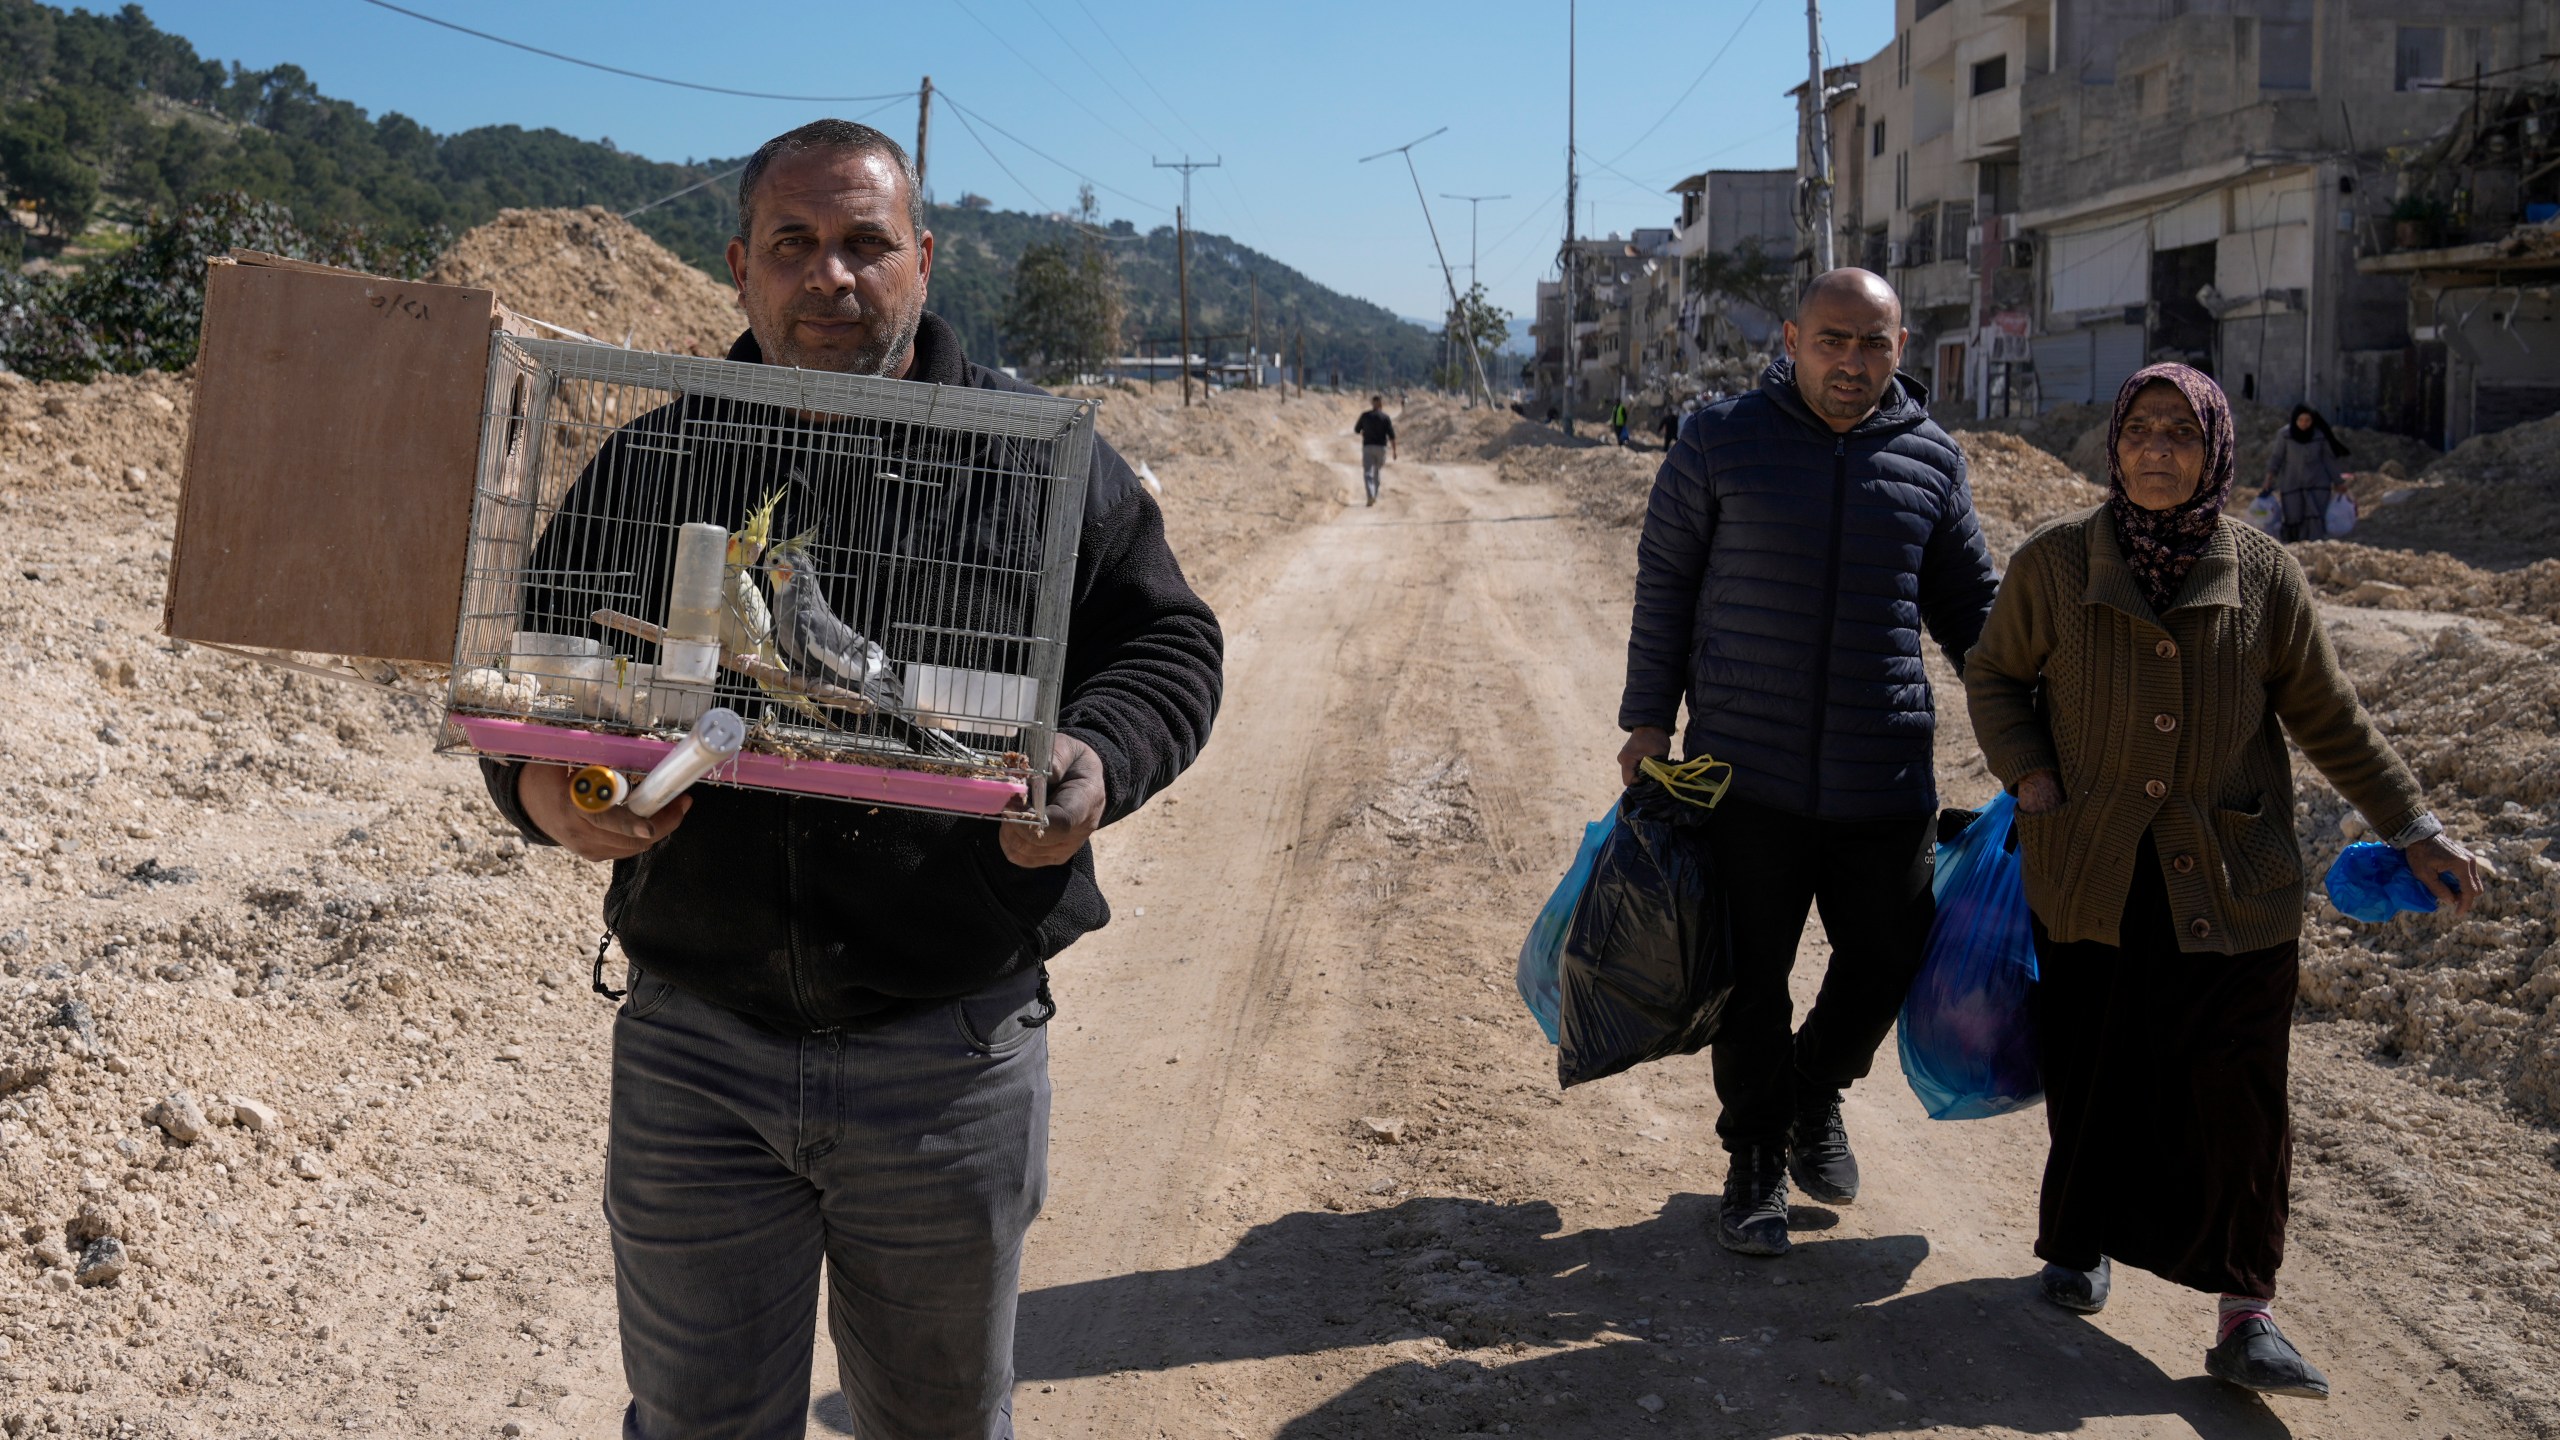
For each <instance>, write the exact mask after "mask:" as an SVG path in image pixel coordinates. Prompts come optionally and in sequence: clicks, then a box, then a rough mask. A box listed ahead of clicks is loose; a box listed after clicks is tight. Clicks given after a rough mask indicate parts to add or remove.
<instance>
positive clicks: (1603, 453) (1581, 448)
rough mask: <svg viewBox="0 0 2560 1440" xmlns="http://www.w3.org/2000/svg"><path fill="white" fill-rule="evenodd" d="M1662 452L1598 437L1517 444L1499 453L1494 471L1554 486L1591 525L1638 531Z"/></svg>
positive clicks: (1518, 480) (1521, 481) (1519, 481)
mask: <svg viewBox="0 0 2560 1440" xmlns="http://www.w3.org/2000/svg"><path fill="white" fill-rule="evenodd" d="M1661 469H1662V452H1661V451H1658V450H1627V449H1622V448H1620V447H1618V446H1616V445H1603V444H1600V443H1599V442H1597V441H1588V442H1583V443H1579V444H1570V443H1569V444H1564V445H1529V446H1520V447H1515V448H1513V449H1509V450H1505V451H1503V452H1502V455H1501V458H1500V459H1498V460H1496V461H1495V462H1494V473H1495V474H1497V475H1499V476H1501V477H1502V478H1503V479H1504V480H1505V481H1507V482H1509V483H1511V484H1514V485H1552V486H1554V487H1556V489H1557V490H1558V491H1559V492H1561V493H1562V494H1563V495H1564V496H1565V497H1566V498H1567V499H1569V500H1570V501H1572V502H1573V507H1574V509H1575V511H1576V512H1578V513H1579V514H1580V515H1581V516H1582V518H1583V519H1584V520H1586V521H1589V522H1590V523H1592V524H1595V525H1601V526H1608V527H1614V528H1621V529H1636V528H1638V527H1641V526H1642V525H1643V524H1644V508H1645V502H1646V501H1647V500H1648V499H1649V498H1651V496H1652V494H1653V477H1654V476H1655V475H1656V474H1658V473H1660V471H1661Z"/></svg>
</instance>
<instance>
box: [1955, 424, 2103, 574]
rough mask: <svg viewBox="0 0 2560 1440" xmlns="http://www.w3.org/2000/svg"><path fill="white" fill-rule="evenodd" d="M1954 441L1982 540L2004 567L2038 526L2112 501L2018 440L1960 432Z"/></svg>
mask: <svg viewBox="0 0 2560 1440" xmlns="http://www.w3.org/2000/svg"><path fill="white" fill-rule="evenodd" d="M1955 442H1956V445H1957V447H1958V448H1959V449H1961V450H1963V451H1964V458H1965V471H1966V475H1967V478H1968V482H1969V483H1970V484H1971V486H1972V488H1973V512H1974V516H1975V518H1977V519H1978V520H1980V521H1981V523H1982V538H1983V540H1984V542H1985V543H1986V544H1988V545H1989V546H1990V547H1991V554H1992V557H1993V558H1994V559H1996V560H1999V561H2001V562H2003V563H2004V564H2005V563H2006V562H2007V561H2008V558H2009V556H2010V555H2011V554H2013V553H2015V552H2016V550H2017V548H2018V547H2019V546H2020V545H2022V544H2024V543H2025V542H2026V538H2027V537H2028V536H2029V535H2031V534H2033V533H2035V529H2036V527H2037V526H2039V525H2042V524H2044V523H2045V522H2046V521H2048V520H2051V519H2054V518H2056V517H2058V516H2063V515H2070V514H2074V513H2076V512H2078V511H2082V510H2086V509H2088V508H2089V507H2090V506H2092V505H2095V504H2097V503H2098V502H2099V501H2101V500H2104V499H2105V498H2107V495H2106V491H2104V490H2102V489H2100V488H2099V487H2098V486H2095V485H2092V484H2090V483H2089V482H2088V481H2086V480H2083V479H2081V478H2080V476H2079V475H2078V474H2076V473H2074V472H2073V470H2072V469H2071V467H2070V466H2068V465H2065V464H2063V463H2062V462H2061V461H2060V460H2057V459H2055V458H2054V457H2053V456H2052V455H2051V454H2050V453H2048V452H2046V451H2044V450H2042V449H2039V448H2037V446H2036V445H2035V444H2034V443H2033V442H2031V441H2029V440H2026V439H2023V438H2021V437H2019V436H2016V435H2009V434H2003V433H2001V432H1999V431H1996V430H1959V431H1957V432H1955Z"/></svg>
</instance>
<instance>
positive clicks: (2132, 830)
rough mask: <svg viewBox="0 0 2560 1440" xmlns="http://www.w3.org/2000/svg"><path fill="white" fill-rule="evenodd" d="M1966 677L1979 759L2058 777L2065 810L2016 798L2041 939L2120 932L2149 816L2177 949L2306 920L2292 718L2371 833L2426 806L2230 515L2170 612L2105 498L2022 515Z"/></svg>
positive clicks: (2291, 578) (2275, 574) (2296, 596)
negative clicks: (2119, 536)
mask: <svg viewBox="0 0 2560 1440" xmlns="http://www.w3.org/2000/svg"><path fill="white" fill-rule="evenodd" d="M1964 683H1965V698H1966V700H1967V701H1968V702H1969V706H1970V709H1971V711H1972V714H1973V728H1974V733H1975V735H1976V736H1977V737H1978V738H1979V740H1980V741H1981V744H1982V753H1983V755H1984V757H1985V758H1986V759H1988V760H1989V761H1990V763H1991V770H1992V773H1993V774H1995V775H1998V776H1999V777H2000V779H2001V780H2002V781H2003V782H2005V783H2006V784H2007V785H2008V786H2009V787H2010V788H2011V789H2013V790H2014V789H2015V788H2016V787H2017V784H2018V782H2019V781H2020V780H2021V779H2024V778H2025V777H2026V776H2028V775H2029V774H2032V773H2034V772H2035V771H2038V770H2051V771H2054V772H2055V773H2056V774H2057V775H2059V776H2060V778H2061V781H2062V788H2063V793H2064V796H2065V800H2064V803H2063V806H2062V808H2061V809H2060V810H2057V811H2055V812H2053V813H2051V814H2049V815H2020V816H2019V817H2018V855H2019V858H2020V860H2021V861H2022V862H2023V868H2024V870H2025V871H2026V888H2027V904H2028V906H2029V907H2030V908H2032V909H2033V910H2034V911H2035V913H2036V918H2037V919H2039V920H2042V921H2043V922H2044V925H2045V929H2046V931H2047V932H2048V933H2050V934H2051V935H2052V937H2053V938H2054V939H2056V940H2062V941H2072V940H2094V941H2098V942H2100V943H2103V944H2109V945H2113V944H2116V943H2119V942H2118V940H2117V934H2116V926H2117V922H2118V921H2120V920H2121V919H2122V918H2123V916H2124V901H2125V894H2126V891H2127V888H2128V886H2130V884H2131V883H2132V879H2133V864H2134V856H2135V854H2136V851H2137V849H2138V848H2139V846H2140V845H2141V843H2142V836H2143V832H2144V831H2146V830H2148V831H2150V832H2151V834H2152V837H2153V840H2154V843H2155V844H2156V845H2157V847H2158V849H2159V853H2160V863H2161V866H2162V875H2161V878H2162V879H2164V880H2165V881H2167V883H2168V887H2169V906H2170V913H2171V914H2172V915H2173V916H2174V917H2175V918H2176V922H2177V928H2178V945H2179V948H2180V949H2182V950H2187V951H2219V952H2221V953H2223V954H2226V955H2228V954H2235V953H2238V952H2241V951H2246V950H2257V949H2263V948H2265V947H2267V946H2271V945H2280V944H2283V943H2285V942H2286V941H2289V940H2294V939H2297V938H2299V937H2300V935H2301V933H2302V884H2303V863H2302V852H2301V849H2300V847H2299V846H2298V845H2297V844H2296V843H2295V840H2294V830H2293V766H2292V764H2291V763H2290V762H2289V760H2288V759H2287V757H2286V755H2285V746H2284V734H2286V733H2289V734H2291V735H2292V736H2293V739H2294V743H2296V744H2298V745H2300V746H2301V747H2302V752H2303V754H2304V755H2305V756H2306V757H2308V758H2309V759H2310V761H2311V763H2312V764H2313V765H2314V766H2316V767H2318V769H2319V771H2320V773H2321V774H2323V775H2325V776H2327V777H2328V778H2329V783H2331V784H2332V785H2335V786H2337V787H2338V793H2339V794H2341V795H2343V796H2345V797H2346V798H2347V800H2348V802H2349V803H2350V804H2352V805H2354V806H2355V807H2356V808H2357V809H2358V810H2360V811H2362V812H2363V813H2364V817H2365V819H2366V820H2367V821H2368V822H2370V823H2371V825H2372V826H2373V828H2374V829H2375V830H2376V831H2377V832H2379V833H2381V834H2384V835H2395V834H2398V833H2399V832H2400V831H2401V830H2402V829H2403V828H2404V827H2406V826H2407V825H2408V824H2409V823H2410V822H2411V821H2413V820H2415V819H2417V818H2418V816H2419V815H2420V814H2421V813H2422V810H2423V808H2424V804H2423V802H2424V795H2423V792H2422V791H2421V790H2420V789H2419V787H2418V781H2417V778H2416V777H2415V776H2413V775H2411V774H2410V773H2409V767H2408V766H2407V765H2405V764H2403V763H2401V760H2400V757H2399V756H2398V755H2397V754H2395V753H2394V752H2393V751H2392V749H2391V746H2390V744H2389V742H2387V741H2385V740H2384V739H2383V738H2382V733H2381V731H2380V730H2378V729H2376V728H2375V726H2374V723H2373V717H2372V716H2370V715H2369V714H2367V713H2366V712H2365V708H2364V706H2363V704H2362V703H2361V702H2359V701H2358V700H2357V699H2356V692H2355V687H2354V686H2353V685H2351V684H2350V683H2348V680H2347V678H2346V676H2345V675H2344V674H2343V673H2342V672H2340V670H2339V669H2338V657H2337V654H2336V652H2335V651H2334V650H2332V649H2331V648H2330V645H2329V635H2328V632H2327V631H2326V630H2325V629H2323V628H2322V627H2321V623H2320V612H2319V608H2318V607H2317V606H2316V605H2315V604H2314V603H2313V601H2312V598H2311V590H2310V586H2309V585H2307V584H2306V583H2305V582H2304V580H2303V578H2302V567H2301V566H2299V565H2297V564H2296V563H2295V562H2294V559H2293V557H2292V556H2291V555H2289V554H2287V553H2285V549H2284V547H2283V546H2282V545H2279V544H2277V543H2276V542H2275V541H2273V540H2271V539H2269V538H2267V537H2266V536H2265V535H2263V534H2261V533H2259V532H2258V531H2256V530H2254V529H2251V528H2249V527H2247V526H2244V525H2239V524H2235V523H2233V522H2232V520H2231V519H2230V518H2229V517H2227V516H2226V517H2225V518H2224V519H2223V521H2222V527H2221V529H2220V531H2219V532H2218V533H2217V534H2216V535H2215V536H2214V538H2213V541H2212V543H2211V544H2210V545H2209V546H2208V547H2207V548H2206V550H2205V552H2204V554H2203V555H2202V556H2201V557H2199V558H2198V559H2197V561H2196V564H2195V568H2194V569H2193V570H2192V571H2190V572H2189V573H2188V575H2187V579H2186V583H2185V584H2184V585H2183V586H2181V587H2180V589H2179V591H2178V593H2177V594H2176V595H2175V596H2174V597H2172V598H2171V600H2170V602H2169V608H2168V612H2167V614H2166V615H2162V614H2159V613H2157V612H2155V611H2154V610H2153V609H2152V608H2151V604H2150V601H2149V600H2148V599H2146V598H2145V597H2144V595H2143V593H2142V587H2141V585H2140V584H2139V583H2137V582H2136V580H2135V579H2134V575H2133V571H2132V568H2131V567H2130V566H2128V565H2126V563H2125V560H2124V555H2123V552H2122V551H2121V550H2119V549H2118V548H2117V545H2116V537H2115V526H2114V524H2113V522H2111V521H2110V520H2109V519H2108V518H2107V512H2106V510H2105V508H2104V507H2100V508H2099V509H2096V510H2093V511H2090V512H2089V513H2087V514H2084V515H2077V516H2073V517H2070V518H2068V519H2064V520H2057V521H2055V522H2053V523H2052V524H2050V525H2047V526H2045V527H2044V528H2043V529H2041V530H2039V531H2037V532H2036V533H2035V534H2034V535H2032V536H2030V537H2029V538H2028V540H2027V543H2026V544H2025V545H2023V546H2021V547H2019V549H2018V553H2017V556H2016V557H2015V558H2014V559H2013V560H2011V562H2010V565H2009V573H2008V575H2007V577H2006V578H2005V579H2003V580H2002V581H2001V584H2000V597H1999V599H1998V601H1997V602H1995V603H1994V604H1993V605H1992V607H1991V619H1990V621H1989V623H1987V624H1986V625H1985V626H1984V627H1983V631H1982V639H1981V641H1980V643H1978V644H1976V645H1975V646H1974V648H1973V651H1972V653H1971V654H1970V655H1969V656H1968V657H1967V658H1966V662H1965V671H1964ZM2278 721H2281V722H2282V723H2283V733H2279V731H2278V729H2277V722H2278Z"/></svg>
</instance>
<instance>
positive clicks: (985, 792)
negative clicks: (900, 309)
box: [447, 335, 1095, 819]
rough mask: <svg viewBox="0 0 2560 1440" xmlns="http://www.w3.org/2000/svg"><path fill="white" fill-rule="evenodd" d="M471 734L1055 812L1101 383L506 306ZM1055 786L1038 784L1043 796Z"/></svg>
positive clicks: (863, 794) (546, 748)
mask: <svg viewBox="0 0 2560 1440" xmlns="http://www.w3.org/2000/svg"><path fill="white" fill-rule="evenodd" d="M492 346H493V349H492V354H491V357H490V358H491V364H490V367H489V376H490V379H489V392H488V393H489V400H488V405H487V407H486V410H485V416H486V424H485V426H484V429H483V434H482V440H481V447H480V476H479V482H478V491H477V496H476V499H475V504H474V510H473V515H472V523H471V543H470V552H469V558H468V565H467V569H466V572H465V575H464V580H463V594H462V622H461V627H460V630H459V633H458V634H457V636H456V638H455V643H454V663H453V670H452V677H451V683H450V688H449V691H448V695H447V702H448V708H449V710H450V712H451V719H452V721H453V728H454V730H455V731H456V732H458V735H457V736H455V737H454V738H453V740H452V748H463V747H467V748H469V749H471V750H475V751H478V752H480V753H483V754H489V755H497V756H504V757H510V758H519V759H531V760H542V761H553V762H559V763H565V764H577V765H587V764H601V765H606V766H610V767H613V768H616V769H621V770H626V771H641V770H646V769H647V768H648V767H649V766H650V765H651V764H653V763H655V761H656V760H657V759H658V758H659V757H661V756H663V755H664V754H665V753H666V752H667V751H668V750H669V749H671V748H672V746H673V744H674V743H675V742H676V741H678V740H680V739H681V738H682V736H683V735H684V733H685V732H686V730H687V728H688V727H689V726H691V725H692V724H693V723H694V722H695V721H696V720H698V719H699V718H700V717H701V716H702V715H703V714H705V713H706V712H707V711H708V710H710V709H711V708H712V707H714V706H725V707H727V708H729V709H730V710H733V711H734V712H736V713H737V714H738V715H740V716H742V717H744V718H745V719H746V720H747V722H748V742H747V745H746V749H745V751H744V752H743V753H741V754H740V755H739V756H738V757H737V759H736V760H734V761H732V762H730V763H729V764H727V765H725V766H723V767H721V768H720V769H719V770H717V771H715V772H713V773H712V775H711V776H710V777H708V778H709V779H710V780H711V781H712V782H713V783H720V784H731V785H741V786H747V787H750V788H757V789H770V790H781V791H789V792H794V793H800V794H811V795H824V796H833V797H837V798H842V799H850V800H859V801H865V802H868V803H871V804H875V805H888V806H895V807H899V808H906V809H921V810H936V811H947V812H959V813H966V814H980V815H1000V814H1010V815H1012V816H1013V817H1015V818H1024V819H1031V818H1036V817H1037V815H1038V814H1039V812H1040V807H1041V804H1042V802H1043V800H1044V798H1045V795H1044V791H1045V786H1044V783H1043V777H1044V776H1045V775H1046V774H1047V772H1048V768H1049V751H1050V742H1051V739H1052V737H1053V735H1054V733H1055V727H1056V724H1057V714H1058V698H1059V691H1060V689H1061V687H1062V685H1063V682H1064V678H1065V669H1066V626H1067V613H1068V608H1069V603H1070V600H1071V598H1072V594H1071V592H1072V587H1073V583H1074V574H1075V561H1076V539H1077V534H1078V530H1079V527H1080V525H1081V523H1082V519H1083V514H1084V492H1085V475H1086V466H1087V464H1088V462H1089V460H1090V458H1091V455H1092V448H1093V421H1094V408H1095V407H1094V406H1093V404H1092V403H1091V402H1089V401H1078V400H1073V399H1066V398H1062V397H1057V396H1050V395H1040V394H1022V393H1014V392H1007V391H996V390H979V389H973V388H965V387H958V386H941V385H925V384H918V383H912V382H907V381H899V380H883V379H879V378H876V377H871V376H860V375H844V374H835V373H830V372H823V371H810V370H794V369H785V368H782V367H778V366H769V365H751V364H739V363H735V362H731V361H725V360H703V359H695V358H691V357H687V356H679V355H658V354H649V353H645V352H638V351H630V350H620V349H615V348H612V347H608V346H599V345H589V344H578V343H573V342H566V341H551V340H531V339H524V338H521V337H517V336H511V335H500V336H498V337H496V338H495V339H494V340H493V341H492ZM1026 805H1027V808H1026Z"/></svg>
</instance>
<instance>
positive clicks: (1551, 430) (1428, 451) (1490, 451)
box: [1344, 394, 1660, 462]
mask: <svg viewBox="0 0 2560 1440" xmlns="http://www.w3.org/2000/svg"><path fill="white" fill-rule="evenodd" d="M1395 422H1396V441H1397V445H1398V448H1399V449H1401V450H1402V451H1403V452H1404V453H1406V454H1408V455H1410V456H1411V457H1412V458H1414V459H1416V460H1454V461H1460V462H1464V461H1475V460H1498V459H1500V458H1502V456H1503V455H1504V454H1505V453H1507V452H1509V451H1512V450H1516V449H1519V448H1521V447H1523V446H1539V445H1571V444H1573V443H1574V442H1573V441H1571V440H1568V439H1566V438H1565V435H1564V432H1563V431H1562V430H1559V429H1557V428H1556V427H1555V426H1553V425H1539V424H1535V423H1533V422H1531V421H1529V420H1525V419H1523V418H1521V417H1520V416H1518V415H1515V414H1513V413H1512V412H1510V411H1508V410H1489V409H1485V408H1483V407H1481V406H1479V407H1477V408H1475V409H1469V408H1467V407H1466V406H1464V405H1462V404H1459V403H1458V402H1457V401H1455V400H1452V399H1450V398H1449V397H1447V396H1445V395H1433V394H1421V395H1416V396H1414V397H1413V398H1412V399H1411V400H1409V401H1408V402H1406V404H1405V406H1404V409H1403V410H1402V412H1401V413H1397V414H1396V415H1395ZM1344 428H1345V429H1348V428H1350V427H1349V423H1348V422H1347V421H1346V422H1345V424H1344ZM1656 458H1657V459H1659V458H1660V457H1659V455H1657V456H1656Z"/></svg>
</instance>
